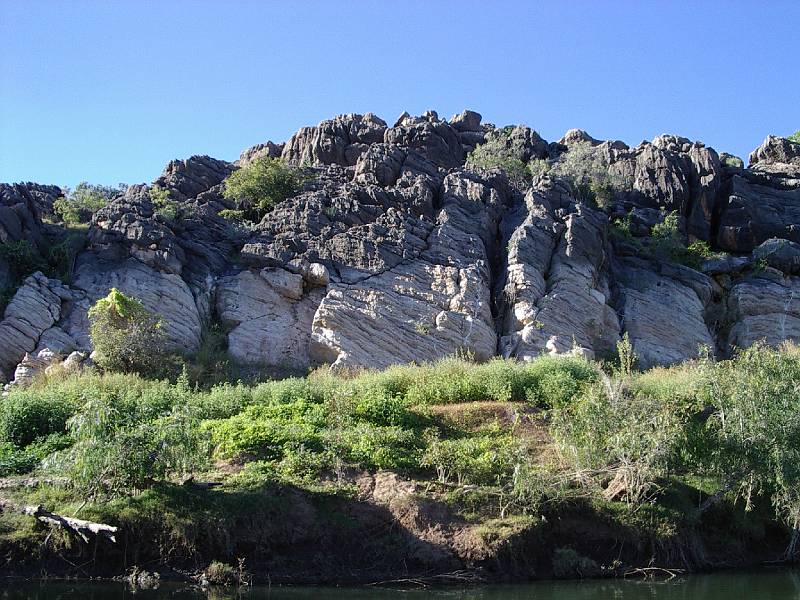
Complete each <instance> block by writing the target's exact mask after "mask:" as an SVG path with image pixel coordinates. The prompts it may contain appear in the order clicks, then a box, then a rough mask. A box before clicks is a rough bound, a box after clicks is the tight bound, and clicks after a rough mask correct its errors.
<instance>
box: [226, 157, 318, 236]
mask: <svg viewBox="0 0 800 600" xmlns="http://www.w3.org/2000/svg"><path fill="white" fill-rule="evenodd" d="M305 181H306V177H305V175H304V174H303V172H302V171H301V170H299V169H296V168H294V167H290V166H288V165H286V164H285V163H284V162H283V161H282V160H281V159H279V158H272V157H269V156H259V157H258V158H256V159H254V160H253V161H252V162H250V163H248V164H247V165H246V166H244V167H242V168H240V169H239V170H238V171H234V172H233V173H231V175H230V176H229V177H228V178H227V179H226V180H225V189H224V191H223V196H225V198H227V199H228V200H232V201H234V202H236V203H237V207H238V208H239V210H241V211H242V212H243V214H244V215H245V216H246V217H247V218H249V219H250V220H253V221H257V220H259V219H261V217H263V216H264V215H265V214H266V213H267V212H269V211H270V210H272V208H273V207H274V206H275V205H276V204H278V203H280V202H283V201H284V200H286V199H287V198H289V197H290V196H293V195H294V194H296V193H297V192H299V191H300V189H301V188H302V186H303V184H304V183H305Z"/></svg>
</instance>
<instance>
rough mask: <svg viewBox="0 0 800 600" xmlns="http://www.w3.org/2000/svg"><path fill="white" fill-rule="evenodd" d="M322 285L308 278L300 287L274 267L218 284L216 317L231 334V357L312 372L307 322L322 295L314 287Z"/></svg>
mask: <svg viewBox="0 0 800 600" xmlns="http://www.w3.org/2000/svg"><path fill="white" fill-rule="evenodd" d="M323 268H324V267H323ZM322 281H324V278H323V277H322V276H320V277H319V278H318V279H314V277H311V278H310V282H309V283H307V284H304V281H303V276H302V275H300V274H297V273H291V272H290V271H286V270H284V269H280V268H273V267H267V268H264V269H261V270H258V271H249V270H248V271H242V272H240V273H238V274H237V275H233V276H228V277H223V278H221V279H220V281H219V284H218V286H217V305H216V311H217V314H218V315H219V319H220V320H221V322H222V324H223V325H224V326H226V327H227V328H230V333H229V334H228V350H229V352H230V353H231V356H233V357H234V358H235V359H237V360H239V361H242V362H245V363H267V364H271V365H280V366H287V367H294V368H298V367H300V368H302V367H308V366H310V363H309V358H308V356H309V348H308V346H309V342H310V340H311V322H312V320H313V318H314V312H315V311H316V310H317V307H318V306H319V303H320V301H321V300H322V298H323V296H324V295H325V290H324V288H320V287H317V286H316V285H314V284H315V283H318V282H319V283H321V282H322ZM323 285H324V284H323Z"/></svg>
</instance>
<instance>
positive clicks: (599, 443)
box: [552, 379, 695, 503]
mask: <svg viewBox="0 0 800 600" xmlns="http://www.w3.org/2000/svg"><path fill="white" fill-rule="evenodd" d="M629 386H630V382H629V381H627V380H626V379H622V380H616V381H611V380H607V382H606V383H604V384H596V385H593V386H589V387H587V388H585V389H584V391H583V393H582V394H581V395H580V396H578V397H576V398H574V399H573V400H572V402H571V403H570V404H568V405H566V406H564V407H563V408H561V409H558V410H555V411H554V412H553V415H552V432H553V435H554V437H555V439H556V442H557V443H558V445H559V447H560V448H561V451H562V453H563V454H564V456H565V457H567V458H568V459H569V460H570V461H571V462H572V463H573V465H574V467H575V468H576V469H577V470H579V471H590V472H593V473H597V474H601V479H602V478H603V477H605V476H606V475H608V476H618V477H621V478H622V479H623V481H624V488H625V495H626V497H627V499H628V501H630V502H633V503H639V502H642V501H644V500H646V499H648V498H649V497H650V494H651V492H652V490H653V487H654V484H655V482H656V481H658V480H659V479H660V478H662V477H664V476H666V474H668V473H669V472H670V469H671V468H673V467H674V466H675V464H676V456H677V455H679V454H680V452H681V449H682V447H683V445H684V441H685V438H686V433H687V426H688V423H689V421H690V419H691V416H692V414H694V409H695V405H694V404H692V405H689V406H686V405H684V404H682V403H680V402H678V401H676V400H674V399H672V398H670V399H669V401H664V399H661V398H654V397H651V396H649V395H646V394H644V393H638V394H637V393H632V391H631V389H630V387H629Z"/></svg>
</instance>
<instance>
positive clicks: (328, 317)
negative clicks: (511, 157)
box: [310, 174, 505, 367]
mask: <svg viewBox="0 0 800 600" xmlns="http://www.w3.org/2000/svg"><path fill="white" fill-rule="evenodd" d="M441 193H442V208H441V210H440V211H439V212H438V214H437V216H436V220H435V221H434V222H430V221H428V220H427V219H426V218H425V217H424V216H423V217H421V218H420V222H421V227H420V233H421V234H422V237H417V238H416V239H417V240H418V242H419V243H417V244H416V247H415V249H414V253H415V254H416V255H415V256H411V257H409V258H408V259H400V260H397V261H396V262H395V263H394V264H388V265H387V264H386V263H385V262H384V263H383V265H384V267H383V268H382V269H381V270H380V271H379V272H377V273H375V274H374V275H371V276H368V277H366V278H361V279H359V280H358V281H355V282H353V283H347V282H345V281H342V282H340V283H335V284H332V285H331V288H330V290H329V292H328V294H327V295H326V296H325V298H324V300H323V301H322V303H321V304H320V306H319V309H318V310H317V313H316V315H315V317H314V322H313V324H312V342H311V349H310V351H311V356H312V359H314V360H316V361H319V362H329V363H332V364H334V365H335V366H337V367H350V366H358V365H365V364H366V365H373V366H376V367H383V366H388V365H390V364H393V363H397V362H410V361H426V360H433V359H435V358H438V357H441V356H446V355H450V354H455V353H456V352H459V351H464V352H467V353H471V354H474V356H475V357H476V358H477V359H479V360H485V359H487V358H490V357H491V356H494V354H495V352H496V345H497V339H496V333H495V329H494V326H493V322H492V313H491V284H492V280H491V272H490V268H489V260H490V256H491V254H492V253H493V252H494V251H495V248H494V247H492V245H493V242H494V232H496V230H497V225H498V215H499V212H500V210H501V208H502V204H503V202H504V200H505V197H504V195H503V193H502V192H501V191H499V190H498V189H496V188H494V187H491V185H489V184H488V182H485V181H482V180H481V179H480V178H477V177H471V176H468V175H466V174H459V175H448V176H447V177H446V178H445V180H444V182H443V184H442V192H441ZM395 256H396V255H395ZM398 258H399V257H398ZM339 272H341V269H340V270H339Z"/></svg>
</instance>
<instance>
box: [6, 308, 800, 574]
mask: <svg viewBox="0 0 800 600" xmlns="http://www.w3.org/2000/svg"><path fill="white" fill-rule="evenodd" d="M100 306H101V307H100V308H97V309H96V310H95V311H94V312H95V318H96V315H97V313H98V312H102V313H103V314H110V316H111V321H112V322H114V323H122V324H124V325H126V326H127V324H128V323H129V322H130V321H129V320H128V319H130V318H131V317H132V316H133V315H140V314H141V306H140V305H139V304H138V303H136V302H135V301H132V300H131V299H129V298H125V297H122V296H121V295H120V294H119V293H118V292H116V293H113V292H112V294H111V295H110V297H109V298H106V299H104V301H102V304H101V305H100ZM146 321H147V322H148V323H151V324H152V323H153V321H152V320H146ZM635 359H636V357H635V355H634V353H633V349H632V347H631V344H630V342H629V341H628V340H627V338H625V339H623V340H622V341H621V342H620V344H619V347H618V352H617V357H616V359H615V360H614V361H613V363H591V362H588V361H586V360H583V359H579V358H567V357H550V356H547V357H541V358H539V359H536V360H533V361H531V362H527V363H518V362H514V361H508V360H500V359H497V360H492V361H489V362H487V363H484V364H475V363H472V362H470V361H467V360H459V359H454V358H450V359H444V360H441V361H438V362H437V363H434V364H424V365H408V366H396V367H391V368H389V369H386V370H384V371H380V372H376V371H367V370H365V371H360V372H355V373H350V374H346V375H335V374H332V373H331V372H330V371H328V370H324V369H321V370H318V371H314V372H312V373H311V374H309V375H308V376H306V377H293V378H288V379H282V380H273V381H267V382H262V383H258V384H253V385H245V384H242V383H237V384H232V383H226V384H222V385H216V386H213V387H210V388H208V389H205V390H203V389H200V388H197V387H195V388H192V387H191V386H190V385H189V381H188V376H187V375H186V373H184V375H182V376H181V377H179V378H178V380H177V381H176V382H174V383H170V382H169V381H166V380H165V381H155V380H149V379H145V378H143V377H142V376H141V375H138V374H119V373H113V372H110V371H107V372H105V373H98V372H95V371H91V370H90V371H86V372H84V373H82V374H74V373H73V374H70V373H58V372H51V373H49V374H46V375H43V376H41V377H40V379H39V380H37V381H36V382H35V383H34V384H33V385H32V386H30V387H28V388H25V389H17V388H15V389H12V391H11V392H10V394H9V396H8V398H7V399H6V400H5V401H4V402H3V403H2V404H0V470H1V471H2V473H3V474H6V475H8V474H12V473H29V472H30V473H34V474H36V473H41V474H47V475H51V476H56V477H58V476H60V477H65V478H67V480H68V482H69V483H68V485H66V487H63V486H64V484H61V487H58V486H52V485H51V486H41V487H40V488H38V489H36V490H33V491H27V492H20V493H22V494H23V496H21V498H22V499H23V500H24V501H25V502H28V503H40V504H44V505H46V506H47V507H48V508H50V509H51V510H60V511H68V510H69V511H75V510H76V509H79V510H83V511H84V513H85V515H86V517H85V518H93V519H97V520H102V521H104V522H111V523H114V524H116V523H119V524H121V525H123V526H124V527H127V528H128V530H129V531H132V532H135V531H155V530H158V531H159V532H161V533H159V534H158V535H159V536H164V537H163V538H159V539H161V540H162V541H160V542H159V544H162V545H163V544H166V547H169V548H173V549H174V548H176V547H177V546H180V547H184V546H185V547H187V548H188V547H193V545H194V544H199V543H201V542H200V541H199V538H198V536H199V535H200V534H199V533H198V532H199V531H203V530H204V528H209V527H212V528H213V527H216V528H222V529H223V530H224V528H225V527H226V525H224V523H233V522H236V520H237V519H238V520H241V519H245V522H249V521H246V519H248V518H249V516H248V515H250V513H251V511H256V512H257V514H258V515H261V514H262V512H263V511H267V513H266V514H272V515H273V516H272V517H269V518H268V520H269V521H270V522H273V521H274V519H275V516H274V515H275V512H274V510H276V509H275V508H274V505H273V504H270V503H271V502H277V501H278V500H276V498H277V497H276V494H279V492H276V491H275V490H280V489H293V490H298V489H299V490H303V493H306V494H309V495H310V496H313V497H315V498H318V501H319V502H320V503H323V504H321V505H320V506H322V505H324V503H325V502H328V501H329V500H325V499H326V498H327V499H331V498H342V499H343V501H344V500H346V499H347V498H351V497H352V495H353V494H354V493H355V485H356V484H355V483H354V478H353V477H354V475H353V473H360V472H363V471H369V472H374V471H378V470H381V469H391V470H395V471H399V472H400V473H401V474H403V475H404V476H406V477H408V478H410V479H413V480H415V481H417V482H420V485H419V487H418V490H419V491H418V492H417V494H418V496H419V497H420V498H422V499H424V501H425V502H430V503H434V504H435V503H439V504H441V505H446V506H447V507H448V510H451V511H455V513H456V514H460V515H461V517H459V518H462V519H464V520H465V522H469V523H476V524H480V527H481V528H482V529H481V531H482V532H483V533H482V534H481V535H485V536H487V539H488V538H491V539H493V540H495V543H500V541H498V540H503V539H509V536H512V535H516V534H512V533H511V532H514V531H520V530H521V529H520V528H522V530H526V531H527V529H525V528H530V527H533V525H531V524H532V523H539V522H540V521H541V519H540V515H541V516H542V517H544V516H545V515H547V516H548V517H547V518H548V519H550V517H551V516H552V515H556V517H555V519H558V516H557V515H559V514H563V515H566V514H575V513H576V511H583V512H584V513H585V514H589V515H591V518H592V519H594V521H595V522H604V523H608V524H609V525H608V527H611V526H612V525H613V527H618V528H620V529H619V531H622V530H624V531H626V532H627V533H625V534H624V535H627V536H634V535H635V536H644V537H645V538H646V539H648V540H651V542H648V543H653V544H667V545H669V544H673V543H677V542H676V541H675V540H677V539H679V537H678V536H679V532H684V533H687V534H688V535H690V536H691V535H692V534H691V532H692V531H695V530H696V528H701V527H702V528H704V529H703V530H704V531H706V532H708V531H714V532H716V533H714V535H717V536H724V535H731V536H733V537H734V538H735V537H736V536H745V537H747V539H750V538H751V537H752V536H756V535H762V536H763V535H765V534H763V533H761V534H758V533H757V532H758V531H763V528H764V527H766V526H767V525H765V523H766V524H769V523H770V519H771V520H772V521H771V522H772V523H778V522H780V523H782V524H783V525H782V526H783V527H784V531H787V532H788V531H790V530H795V531H797V529H798V527H797V526H798V515H800V496H798V494H797V492H796V490H797V489H798V487H799V484H800V481H798V478H800V469H799V468H798V467H797V465H798V464H800V443H798V440H800V417H798V416H797V415H800V395H798V394H797V389H796V387H797V384H796V382H797V381H798V380H800V350H798V349H796V348H794V347H788V346H787V347H785V348H782V349H780V350H775V349H770V348H767V347H764V346H756V347H754V348H751V349H750V350H746V351H743V352H741V353H739V354H738V355H736V356H735V357H734V358H733V359H731V360H729V361H722V362H718V363H715V362H713V361H712V360H710V359H709V358H704V359H701V360H698V361H694V362H690V363H686V364H684V365H680V366H676V367H672V368H657V369H652V370H649V371H646V372H637V371H636V370H635ZM124 366H125V367H126V368H127V365H124ZM188 474H193V475H194V476H195V477H197V478H198V479H200V480H204V479H205V480H208V479H210V480H212V481H215V482H217V484H218V485H221V486H222V487H221V488H220V489H218V490H215V491H213V492H202V493H201V492H199V491H197V490H195V491H192V488H186V487H184V486H181V485H179V482H180V481H181V480H183V479H184V477H185V476H186V475H188ZM292 493H294V494H296V493H297V492H292ZM292 497H293V498H297V496H292ZM737 500H744V502H743V503H741V504H739V505H738V508H737V507H736V504H735V502H736V501H737ZM293 502H294V500H293ZM84 503H86V507H85V508H84V507H83V506H82V505H83V504H84ZM744 506H747V507H748V508H750V507H752V508H753V511H752V512H743V507H744ZM765 507H771V509H770V510H771V512H768V511H767V510H766V509H765ZM281 510H283V509H281ZM269 511H273V512H269ZM570 511H572V512H571V513H570ZM315 514H316V515H317V516H316V517H315V518H318V519H323V520H324V519H326V518H328V517H326V516H324V515H325V514H326V513H325V512H324V510H321V509H320V512H318V513H315ZM223 515H224V516H223ZM258 518H262V517H258ZM264 518H267V517H266V516H265V517H264ZM164 520H166V521H165V522H162V521H164ZM541 522H544V521H541ZM4 523H6V522H5V521H4ZM6 526H8V527H11V525H9V524H8V523H6ZM770 526H771V527H773V528H776V527H777V525H774V524H773V525H770ZM13 527H17V525H14V526H13ZM154 528H155V529H154ZM731 528H733V529H731ZM726 531H728V532H729V533H724V532H726ZM737 532H738V533H737ZM754 532H755V533H754ZM153 535H156V534H155V533H154V534H153ZM226 535H227V534H226ZM620 535H622V534H620ZM681 535H683V534H681ZM748 536H750V537H748ZM786 536H787V541H789V540H790V544H789V549H788V551H787V552H788V554H789V555H794V553H795V551H796V547H795V545H796V543H797V534H795V535H794V536H790V535H789V534H788V533H787V534H786ZM3 539H6V538H4V537H3V534H2V533H1V532H0V543H3V542H2V540H3ZM626 539H631V540H632V541H634V540H635V539H637V538H626ZM638 539H643V538H638ZM732 539H733V538H732ZM168 540H169V541H168ZM224 543H226V544H229V543H230V541H227V542H224ZM159 547H161V546H159ZM550 548H551V550H550V551H552V553H553V555H552V563H553V572H554V573H555V574H556V575H557V576H563V577H572V576H586V575H588V574H591V573H596V572H597V569H598V564H599V563H598V562H596V560H595V559H596V558H597V557H596V556H594V555H591V554H590V555H589V556H586V554H587V553H586V551H585V549H583V548H581V547H578V546H574V547H573V546H571V545H564V544H563V543H562V544H559V545H555V546H550ZM234 557H235V555H233V556H231V555H219V556H218V558H220V560H223V561H224V562H225V563H226V564H232V563H231V560H232V558H234ZM216 571H219V573H220V577H221V578H222V579H225V580H229V579H230V569H229V568H228V567H225V566H224V565H223V566H219V565H217V566H215V567H214V568H213V569H211V573H214V572H216ZM215 577H216V576H215Z"/></svg>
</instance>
